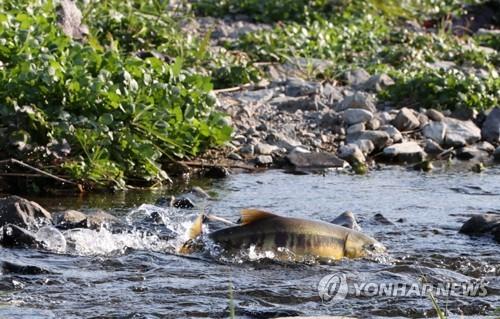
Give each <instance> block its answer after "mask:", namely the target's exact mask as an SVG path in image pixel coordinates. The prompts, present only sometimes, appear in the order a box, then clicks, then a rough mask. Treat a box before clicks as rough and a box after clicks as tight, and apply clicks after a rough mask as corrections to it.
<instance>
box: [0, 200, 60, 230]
mask: <svg viewBox="0 0 500 319" xmlns="http://www.w3.org/2000/svg"><path fill="white" fill-rule="evenodd" d="M51 223H52V216H51V215H50V213H49V212H48V211H47V210H45V209H44V208H43V207H42V206H40V205H39V204H37V203H35V202H32V201H29V200H27V199H24V198H22V197H19V196H8V197H4V198H0V227H1V226H3V225H6V224H12V225H17V226H21V227H23V228H27V229H35V228H38V226H39V225H41V224H51Z"/></svg>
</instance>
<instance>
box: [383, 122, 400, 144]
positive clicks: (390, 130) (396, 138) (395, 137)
mask: <svg viewBox="0 0 500 319" xmlns="http://www.w3.org/2000/svg"><path fill="white" fill-rule="evenodd" d="M380 130H381V131H384V132H386V133H387V134H389V137H390V138H391V139H392V141H393V142H394V143H399V142H401V141H402V140H403V135H402V134H401V132H400V131H399V130H398V129H397V128H395V127H394V126H392V125H383V126H381V127H380Z"/></svg>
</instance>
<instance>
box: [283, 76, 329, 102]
mask: <svg viewBox="0 0 500 319" xmlns="http://www.w3.org/2000/svg"><path fill="white" fill-rule="evenodd" d="M285 85H286V88H285V94H286V95H287V96H293V97H297V96H305V95H311V94H319V93H321V89H322V86H321V83H320V82H308V81H305V80H303V79H300V78H289V79H288V80H287V81H286V83H285Z"/></svg>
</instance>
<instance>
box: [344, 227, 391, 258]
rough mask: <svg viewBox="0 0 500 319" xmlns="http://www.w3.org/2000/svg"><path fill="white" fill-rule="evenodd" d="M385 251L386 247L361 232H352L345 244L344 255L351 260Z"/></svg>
mask: <svg viewBox="0 0 500 319" xmlns="http://www.w3.org/2000/svg"><path fill="white" fill-rule="evenodd" d="M385 251H386V248H385V247H384V245H382V244H381V243H380V242H378V241H377V240H375V239H373V238H371V237H370V236H367V235H365V234H363V233H360V232H354V231H353V232H350V233H349V234H348V235H347V237H346V240H345V244H344V255H345V257H349V258H359V257H366V256H372V255H376V254H380V253H383V252H385Z"/></svg>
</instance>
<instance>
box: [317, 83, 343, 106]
mask: <svg viewBox="0 0 500 319" xmlns="http://www.w3.org/2000/svg"><path fill="white" fill-rule="evenodd" d="M322 95H323V96H324V98H325V99H326V100H327V104H328V105H333V104H334V103H336V102H340V101H342V99H343V98H344V96H343V95H342V92H341V90H340V89H339V88H338V87H336V86H333V85H332V84H330V83H326V84H325V85H324V86H323V92H322Z"/></svg>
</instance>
